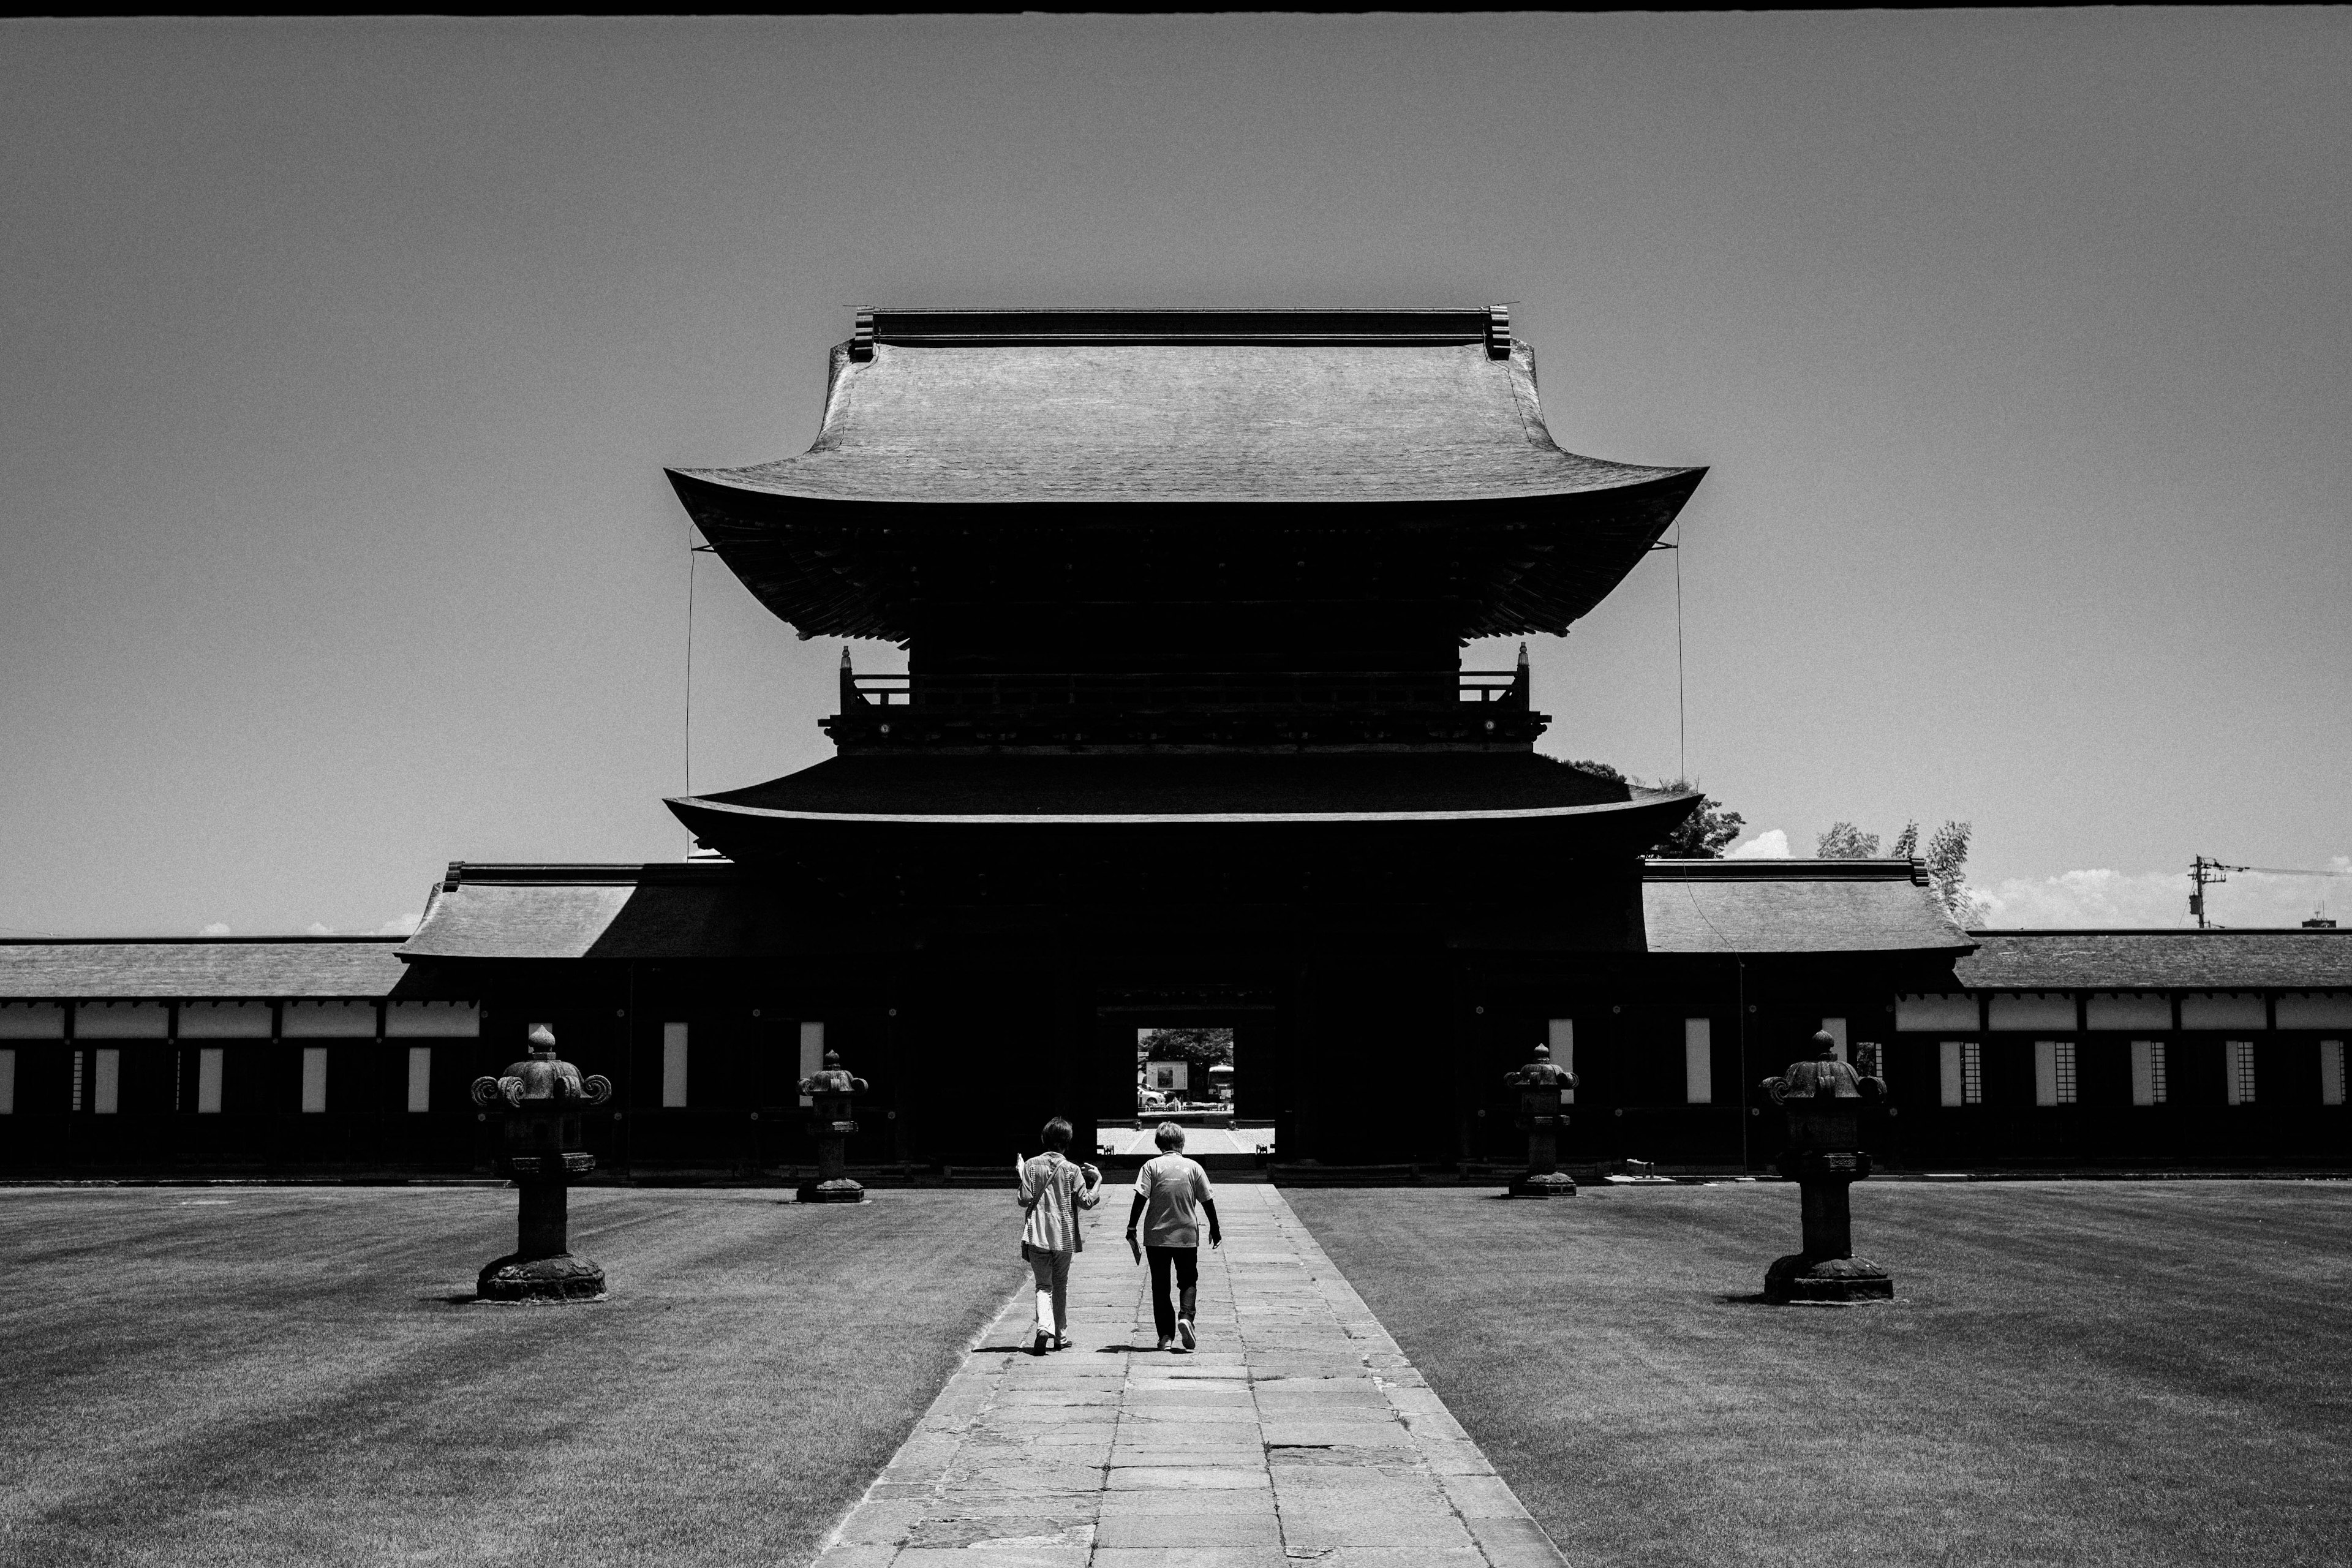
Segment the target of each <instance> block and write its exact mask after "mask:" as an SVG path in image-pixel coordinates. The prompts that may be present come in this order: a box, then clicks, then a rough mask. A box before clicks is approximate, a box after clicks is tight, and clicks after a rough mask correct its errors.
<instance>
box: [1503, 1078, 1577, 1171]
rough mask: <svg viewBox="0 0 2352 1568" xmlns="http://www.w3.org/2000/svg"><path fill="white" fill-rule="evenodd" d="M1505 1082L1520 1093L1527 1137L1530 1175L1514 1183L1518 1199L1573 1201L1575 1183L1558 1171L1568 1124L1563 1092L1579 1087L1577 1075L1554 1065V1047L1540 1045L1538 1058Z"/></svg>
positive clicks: (1521, 1123)
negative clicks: (1563, 1131) (1563, 1132)
mask: <svg viewBox="0 0 2352 1568" xmlns="http://www.w3.org/2000/svg"><path fill="white" fill-rule="evenodd" d="M1503 1081H1504V1082H1505V1083H1507V1084H1509V1085H1511V1086H1512V1087H1513V1088H1515V1089H1517V1090H1518V1091H1519V1116H1518V1127H1519V1129H1520V1130H1521V1131H1524V1132H1526V1133H1527V1135H1528V1170H1527V1174H1525V1175H1523V1176H1521V1177H1519V1178H1518V1180H1517V1181H1515V1182H1513V1183H1512V1184H1511V1194H1510V1195H1511V1196H1513V1197H1515V1198H1572V1197H1574V1196H1575V1195H1576V1180H1575V1178H1574V1177H1572V1176H1570V1174H1569V1173H1567V1172H1565V1171H1563V1170H1561V1169H1560V1168H1559V1130H1560V1129H1561V1128H1562V1127H1565V1126H1567V1125H1568V1113H1567V1112H1566V1111H1564V1110H1561V1109H1560V1100H1559V1097H1560V1093H1561V1091H1562V1090H1564V1089H1574V1088H1575V1087H1576V1075H1575V1074H1574V1073H1572V1072H1570V1071H1569V1069H1568V1068H1564V1067H1555V1066H1553V1065H1552V1059H1551V1047H1549V1046H1538V1047H1536V1059H1535V1060H1533V1061H1531V1062H1529V1063H1528V1065H1527V1066H1525V1067H1523V1068H1519V1069H1518V1070H1517V1072H1509V1073H1505V1074H1504V1075H1503Z"/></svg>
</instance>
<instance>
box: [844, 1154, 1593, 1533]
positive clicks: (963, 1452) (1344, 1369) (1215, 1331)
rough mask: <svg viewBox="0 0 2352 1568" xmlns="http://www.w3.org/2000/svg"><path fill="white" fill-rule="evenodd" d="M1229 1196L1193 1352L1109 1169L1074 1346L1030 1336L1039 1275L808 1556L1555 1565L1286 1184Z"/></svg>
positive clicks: (1082, 1260)
mask: <svg viewBox="0 0 2352 1568" xmlns="http://www.w3.org/2000/svg"><path fill="white" fill-rule="evenodd" d="M1217 1205H1218V1209H1219V1212H1220V1215H1221V1216H1222V1217H1223V1220H1224V1226H1225V1245H1224V1247H1223V1250H1222V1251H1219V1252H1211V1251H1210V1250H1208V1249H1207V1248H1205V1247H1204V1248H1202V1254H1201V1307H1200V1312H1201V1316H1200V1336H1201V1345H1200V1350H1199V1351H1198V1352H1197V1353H1195V1354H1192V1355H1161V1354H1160V1353H1159V1352H1158V1351H1157V1350H1156V1349H1155V1348H1154V1346H1155V1345H1156V1343H1157V1336H1156V1334H1155V1332H1154V1331H1153V1328H1152V1324H1151V1304H1150V1294H1149V1287H1148V1283H1147V1281H1148V1275H1147V1272H1146V1271H1145V1270H1144V1269H1142V1268H1137V1267H1135V1266H1134V1265H1133V1264H1132V1263H1130V1261H1129V1257H1128V1252H1127V1247H1126V1243H1125V1239H1124V1238H1123V1237H1121V1235H1120V1231H1121V1230H1122V1229H1123V1228H1124V1226H1125V1224H1126V1219H1127V1202H1126V1196H1125V1194H1124V1192H1123V1190H1121V1189H1119V1188H1117V1187H1114V1188H1113V1190H1112V1191H1110V1192H1108V1193H1107V1194H1105V1196H1104V1200H1103V1205H1102V1206H1101V1208H1099V1209H1097V1211H1096V1212H1095V1215H1093V1216H1092V1220H1091V1224H1090V1226H1089V1230H1088V1233H1087V1250H1086V1251H1085V1252H1083V1253H1081V1254H1079V1256H1078V1258H1077V1264H1076V1268H1073V1269H1072V1271H1071V1288H1070V1306H1071V1316H1072V1319H1073V1320H1074V1321H1075V1324H1076V1328H1075V1331H1074V1332H1073V1334H1072V1336H1071V1337H1072V1338H1073V1339H1075V1340H1076V1347H1075V1348H1073V1349H1070V1350H1066V1351H1061V1352H1055V1353H1054V1354H1052V1355H1048V1356H1044V1357H1038V1356H1032V1355H1030V1354H1028V1353H1026V1351H1025V1349H1023V1348H1021V1347H1024V1346H1025V1345H1026V1343H1027V1335H1028V1331H1029V1326H1030V1322H1031V1319H1032V1316H1033V1311H1034V1309H1033V1306H1032V1299H1031V1297H1030V1295H1029V1292H1028V1291H1027V1290H1026V1289H1024V1290H1023V1291H1022V1292H1021V1293H1020V1294H1019V1295H1018V1296H1016V1297H1015V1298H1014V1300H1013V1302H1012V1303H1011V1304H1009V1305H1008V1306H1007V1307H1006V1308H1005V1310H1004V1311H1003V1313H1002V1314H1001V1315H1000V1316H999V1317H998V1318H997V1320H996V1321H995V1323H994V1324H993V1325H992V1327H991V1329H990V1331H989V1332H988V1333H987V1334H986V1335H985V1336H984V1337H983V1338H982V1342H981V1344H980V1346H979V1348H978V1349H975V1350H974V1351H973V1352H971V1355H969V1356H968V1357H966V1358H965V1361H964V1364H963V1366H962V1368H961V1370H960V1371H958V1372H957V1373H956V1374H955V1376H954V1377H953V1378H952V1379H950V1381H949V1384H948V1385H947V1387H946V1388H945V1389H944V1390H943V1391H941V1393H940V1396H939V1398H938V1400H937V1401H936V1402H935V1403H934V1404H933V1405H932V1406H931V1408H930V1410H929V1412H928V1413H927V1414H926V1415H924V1417H923V1419H922V1421H921V1422H920V1424H919V1425H918V1426H917V1427H916V1429H915V1433H914V1436H911V1437H909V1438H908V1440H907V1443H906V1446H905V1447H902V1448H900V1449H899V1450H898V1455H897V1457H896V1458H893V1459H892V1460H891V1462H890V1465H889V1467H888V1468H887V1469H886V1470H884V1471H883V1473H882V1476H881V1479H878V1480H877V1481H876V1482H875V1484H874V1486H873V1488H872V1489H871V1490H870V1491H868V1493H867V1494H866V1498H865V1500H863V1501H862V1502H860V1503H859V1504H858V1506H857V1507H856V1508H855V1509H853V1510H851V1511H850V1514H849V1517H848V1518H847V1519H845V1521H843V1522H842V1525H841V1527H840V1529H839V1530H838V1531H836V1532H835V1538H834V1539H833V1541H832V1542H830V1543H828V1545H827V1547H826V1549H825V1551H824V1553H823V1554H822V1555H821V1556H820V1557H819V1558H818V1559H817V1568H886V1565H887V1568H1180V1565H1181V1568H1282V1565H1286V1564H1295V1563H1321V1564H1324V1565H1325V1568H1422V1565H1429V1568H1444V1565H1447V1564H1457V1565H1459V1568H1479V1565H1482V1564H1492V1565H1494V1568H1560V1564H1561V1563H1562V1559H1561V1557H1560V1555H1559V1552H1558V1551H1557V1550H1556V1549H1555V1548H1554V1547H1553V1545H1552V1543H1551V1540H1550V1538H1549V1536H1547V1535H1546V1534H1545V1533H1544V1531H1543V1529H1542V1527H1541V1526H1540V1525H1538V1524H1537V1523H1536V1521H1534V1520H1532V1519H1530V1518H1528V1512H1527V1510H1525V1509H1524V1508H1522V1507H1520V1506H1519V1500H1518V1499H1517V1497H1515V1496H1514V1495H1512V1492H1511V1489H1510V1488H1509V1486H1507V1484H1505V1482H1504V1481H1503V1480H1502V1479H1501V1478H1500V1477H1498V1476H1496V1474H1495V1473H1494V1469H1493V1467H1491V1466H1489V1465H1488V1464H1487V1463H1486V1457H1485V1456H1484V1455H1482V1454H1481V1453H1480V1452H1479V1451H1478V1447H1477V1445H1476V1444H1475V1443H1473V1442H1471V1441H1470V1439H1469V1437H1468V1436H1466V1435H1465V1433H1464V1432H1463V1430H1462V1428H1461V1426H1458V1425H1457V1424H1456V1423H1455V1422H1454V1417H1453V1416H1452V1415H1449V1414H1447V1412H1446V1409H1445V1405H1444V1402H1443V1401H1441V1400H1440V1399H1439V1398H1438V1397H1437V1395H1436V1394H1434V1393H1433V1392H1432V1391H1431V1390H1430V1388H1429V1387H1428V1385H1427V1384H1424V1383H1423V1382H1422V1380H1421V1377H1420V1374H1419V1373H1415V1372H1414V1371H1413V1369H1412V1365H1411V1363H1408V1362H1407V1361H1406V1360H1405V1358H1404V1356H1403V1354H1402V1352H1400V1351H1399V1350H1398V1349H1397V1347H1396V1342H1394V1341H1393V1340H1391V1339H1390V1338H1389V1336H1388V1333H1387V1331H1385V1330H1383V1329H1382V1328H1381V1325H1380V1323H1379V1322H1378V1321H1376V1320H1375V1319H1374V1318H1373V1317H1372V1314H1371V1312H1370V1310H1367V1309H1366V1307H1365V1306H1364V1303H1363V1301H1362V1300H1361V1299H1360V1298H1359V1297H1358V1296H1357V1294H1356V1292H1355V1290H1354V1289H1352V1288H1350V1287H1349V1284H1348V1282H1347V1280H1346V1279H1343V1278H1342V1277H1341V1276H1340V1274H1339V1269H1338V1268H1334V1267H1333V1266H1332V1263H1331V1260H1330V1259H1329V1258H1328V1257H1326V1256H1325V1255H1324V1252H1323V1249H1322V1247H1318V1245H1316V1242H1315V1238H1314V1237H1313V1236H1312V1235H1311V1234H1309V1233H1308V1231H1307V1227H1306V1226H1304V1225H1302V1224H1300V1223H1299V1220H1298V1218H1297V1215H1294V1214H1293V1213H1292V1212H1291V1209H1290V1205H1288V1204H1286V1203H1285V1202H1284V1201H1283V1198H1282V1194H1280V1193H1279V1192H1277V1191H1276V1189H1275V1188H1273V1187H1271V1186H1267V1185H1263V1184H1253V1185H1244V1184H1231V1185H1226V1186H1223V1187H1220V1188H1219V1189H1218V1192H1217ZM1004 1206H1005V1211H1006V1225H1005V1234H1006V1236H1007V1237H1008V1238H1011V1237H1014V1235H1015V1227H1014V1226H1013V1223H1012V1218H1013V1204H1012V1203H1011V1202H1010V1201H1009V1199H1008V1201H1007V1202H1006V1204H1005V1205H1004ZM1005 1250H1006V1253H1007V1254H1008V1256H1007V1258H1006V1268H1007V1271H1008V1272H1011V1271H1012V1270H1013V1269H1014V1268H1018V1267H1019V1265H1018V1261H1017V1259H1016V1258H1013V1256H1011V1255H1012V1254H1013V1251H1014V1244H1013V1241H1012V1240H1010V1239H1008V1241H1007V1244H1006V1247H1005Z"/></svg>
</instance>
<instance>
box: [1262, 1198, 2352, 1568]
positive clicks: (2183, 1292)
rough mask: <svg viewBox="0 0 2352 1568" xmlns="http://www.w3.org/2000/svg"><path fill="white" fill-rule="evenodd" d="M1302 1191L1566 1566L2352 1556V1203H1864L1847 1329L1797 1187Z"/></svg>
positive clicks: (2248, 1560) (1348, 1265) (2149, 1564)
mask: <svg viewBox="0 0 2352 1568" xmlns="http://www.w3.org/2000/svg"><path fill="white" fill-rule="evenodd" d="M1286 1196H1287V1197H1288V1198H1289V1199H1290V1202H1291V1204H1292V1205H1294V1207H1295V1208H1296V1209H1297V1212H1298V1213H1299V1215H1301V1216H1302V1217H1303V1218H1304V1219H1305V1220H1306V1221H1307V1224H1308V1226H1310V1227H1311V1228H1312V1229H1313V1230H1314V1232H1315V1234H1316V1236H1317V1237H1318V1239H1320V1240H1321V1242H1322V1243H1323V1245H1324V1247H1326V1248H1327V1249H1328V1251H1329V1252H1330V1254H1331V1256H1332V1258H1333V1260H1334V1261H1335V1262H1337V1263H1338V1264H1339V1267H1340V1268H1343V1269H1345V1270H1346V1271H1347V1274H1348V1278H1349V1280H1350V1281H1351V1282H1352V1283H1353V1284H1354V1285H1355V1287H1356V1289H1358V1290H1359V1291H1360V1292H1361V1294H1362V1295H1363V1298H1364V1300H1366V1301H1367V1302H1368V1303H1370V1306H1371V1308H1372V1310H1374V1311H1375V1312H1376V1313H1378V1314H1379V1315H1380V1318H1381V1321H1382V1322H1383V1323H1384V1324H1385V1325H1386V1326H1387V1327H1388V1329H1389V1331H1391V1333H1392V1334H1394V1335H1395V1337H1396V1338H1397V1340H1398V1341H1399V1342H1400V1343H1401V1344H1402V1346H1403V1348H1404V1350H1405V1352H1406V1353H1407V1354H1409V1355H1410V1356H1412V1359H1413V1361H1414V1363H1415V1364H1416V1365H1418V1366H1419V1367H1420V1369H1421V1370H1422V1372H1423V1373H1424V1374H1425V1375H1426V1376H1427V1377H1428V1379H1429V1381H1430V1382H1431V1383H1432V1384H1433V1385H1434V1386H1435V1387H1436V1388H1437V1389H1438V1391H1439V1392H1440V1393H1441V1394H1443V1395H1444V1398H1445V1399H1446V1401H1447V1403H1448V1404H1449V1405H1451V1406H1452V1408H1453V1410H1454V1415H1456V1416H1457V1417H1458V1418H1459V1419H1460V1420H1461V1421H1462V1423H1463V1425H1464V1426H1466V1427H1468V1428H1469V1430H1470V1433H1471V1435H1472V1436H1475V1438H1477V1439H1478V1441H1479V1442H1480V1443H1481V1444H1483V1445H1484V1446H1485V1447H1486V1453H1487V1455H1488V1457H1489V1458H1491V1459H1492V1460H1493V1461H1494V1463H1495V1465H1496V1468H1497V1469H1499V1470H1501V1471H1502V1472H1503V1474H1504V1475H1505V1476H1506V1477H1507V1479H1509V1480H1510V1482H1511V1483H1512V1485H1513V1486H1514V1487H1515V1488H1516V1489H1517V1491H1518V1494H1519V1496H1520V1499H1521V1500H1523V1501H1524V1502H1525V1503H1526V1504H1527V1506H1528V1509H1529V1510H1531V1511H1533V1512H1534V1513H1535V1515H1536V1516H1537V1517H1538V1519H1540V1520H1541V1521H1543V1522H1544V1525H1545V1527H1546V1528H1548V1529H1549V1531H1551V1532H1552V1535H1553V1537H1554V1538H1555V1539H1556V1540H1557V1541H1558V1542H1559V1544H1560V1546H1561V1548H1562V1550H1563V1551H1565V1552H1566V1553H1567V1555H1568V1558H1569V1561H1570V1563H1575V1564H1578V1565H1579V1568H1586V1565H1592V1568H1601V1565H1607V1568H1663V1565H1666V1564H1686V1563H1689V1564H1696V1563H1705V1564H1710V1565H1723V1568H1748V1565H1769V1564H1784V1563H1785V1564H1792V1565H1793V1564H1804V1565H1805V1568H1828V1565H1830V1564H1843V1563H1855V1564H1861V1563H1871V1564H1888V1563H1904V1564H1909V1563H1921V1564H1933V1565H1943V1564H1954V1565H1958V1564H1972V1563H2004V1564H2008V1563H2051V1564H2061V1563H2063V1564H2068V1565H2070V1568H2087V1565H2095V1564H2098V1565H2104V1564H2115V1565H2117V1568H2123V1565H2130V1568H2154V1565H2158V1564H2187V1563H2197V1564H2209V1563H2210V1564H2217V1565H2218V1564H2227V1565H2231V1568H2251V1565H2257V1564H2258V1565H2261V1568H2290V1565H2302V1564H2310V1565H2314V1568H2316V1565H2319V1564H2339V1565H2340V1564H2342V1563H2346V1562H2347V1561H2352V1332H2348V1331H2352V1309H2348V1308H2347V1287H2352V1186H2345V1185H2338V1184H2328V1185H2319V1184H2284V1183H2206V1182H2196V1183H2150V1184H2120V1183H2078V1184H2059V1183H2033V1184H2023V1183H2000V1184H1983V1185H1968V1186H1943V1185H1934V1186H1930V1185H1926V1184H1909V1183H1900V1184H1898V1183H1892V1182H1874V1183H1871V1184H1867V1185H1864V1186H1861V1187H1857V1188H1856V1189H1855V1193H1854V1205H1853V1206H1854V1236H1855V1239H1856V1243H1857V1247H1858V1250H1859V1251H1860V1252H1861V1253H1862V1254H1863V1255H1864V1256H1865V1257H1869V1258H1874V1259H1876V1260H1877V1261H1878V1262H1880V1263H1882V1264H1884V1265H1885V1266H1886V1267H1887V1268H1889V1269H1891V1270H1892V1271H1893V1273H1894V1275H1895V1287H1896V1290H1897V1293H1898V1300H1896V1301H1895V1302H1894V1303H1892V1304H1883V1305H1874V1306H1867V1307H1855V1308H1818V1307H1815V1308H1805V1307H1784V1308H1773V1307H1766V1306H1763V1305H1760V1304H1759V1303H1757V1302H1755V1301H1754V1300H1749V1299H1748V1298H1752V1297H1753V1296H1754V1294H1755V1293H1756V1292H1757V1291H1758V1290H1759V1287H1760V1284H1761V1280H1762V1277H1763V1272H1764V1267H1765V1265H1766V1264H1767V1263H1768V1262H1769V1261H1770V1260H1771V1259H1772V1258H1774V1257H1775V1256H1777V1255H1778V1254H1780V1253H1781V1252H1785V1251H1793V1250H1795V1247H1796V1241H1797V1237H1798V1222H1797V1204H1796V1199H1797V1194H1796V1191H1795V1189H1794V1188H1792V1187H1785V1186H1780V1185H1728V1184H1727V1185H1723V1186H1717V1187H1648V1188H1623V1187H1620V1188H1603V1189H1601V1190H1598V1191H1595V1190H1593V1189H1587V1190H1586V1192H1585V1193H1584V1194H1582V1195H1580V1196H1578V1197H1576V1198H1574V1199H1571V1200H1568V1201H1566V1202H1553V1203H1549V1204H1541V1203H1508V1202H1502V1201H1498V1200H1496V1199H1495V1198H1493V1197H1491V1196H1488V1195H1486V1194H1479V1193H1476V1192H1473V1191H1468V1190H1463V1189H1436V1190H1423V1189H1412V1190H1404V1191H1386V1192H1381V1191H1332V1190H1322V1191H1294V1192H1290V1193H1287V1194H1286Z"/></svg>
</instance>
